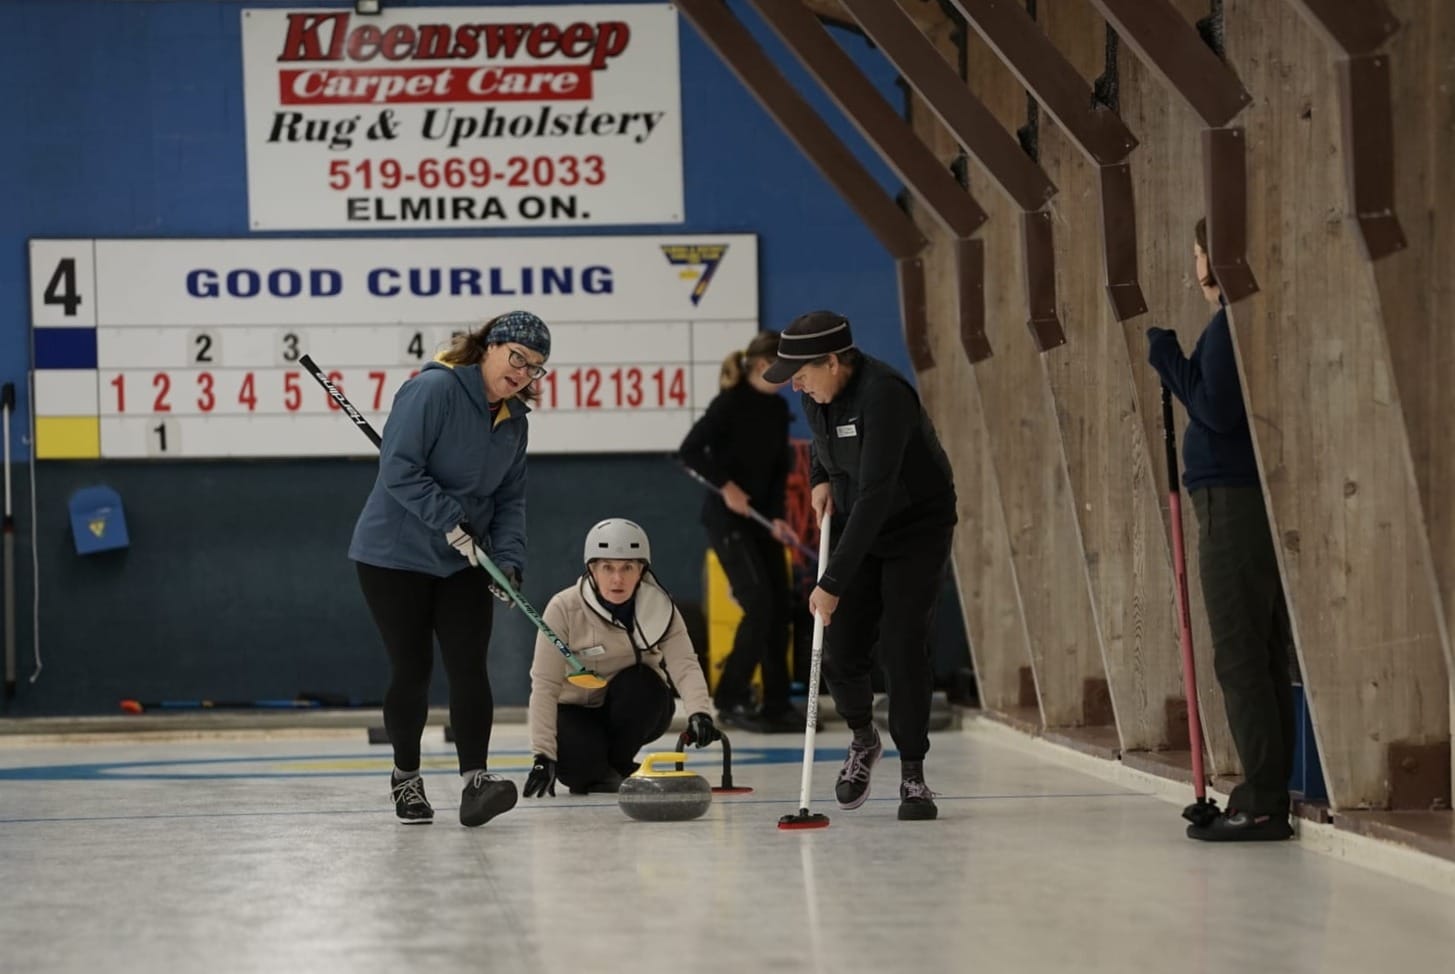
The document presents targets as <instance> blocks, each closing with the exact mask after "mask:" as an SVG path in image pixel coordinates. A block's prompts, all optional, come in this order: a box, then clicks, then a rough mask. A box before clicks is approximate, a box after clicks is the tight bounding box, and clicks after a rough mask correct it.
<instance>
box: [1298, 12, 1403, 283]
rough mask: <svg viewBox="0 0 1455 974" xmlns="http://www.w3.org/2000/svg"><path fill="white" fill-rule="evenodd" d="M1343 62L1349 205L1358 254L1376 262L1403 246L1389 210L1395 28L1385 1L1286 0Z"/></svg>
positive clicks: (1391, 208) (1391, 197)
mask: <svg viewBox="0 0 1455 974" xmlns="http://www.w3.org/2000/svg"><path fill="white" fill-rule="evenodd" d="M1289 2H1290V3H1291V4H1293V6H1294V9H1295V10H1297V11H1298V12H1299V13H1301V14H1302V15H1303V16H1304V19H1305V20H1307V21H1308V22H1309V23H1311V24H1312V25H1313V26H1314V27H1315V28H1317V29H1318V31H1319V32H1320V33H1321V34H1323V36H1324V40H1325V41H1326V42H1327V43H1330V44H1332V45H1333V46H1334V47H1336V48H1337V49H1338V50H1339V51H1340V52H1341V53H1343V54H1344V59H1342V60H1340V61H1338V62H1337V63H1338V69H1339V95H1340V98H1339V102H1340V109H1341V112H1340V113H1341V115H1342V116H1343V129H1344V172H1345V175H1346V177H1347V179H1348V183H1349V201H1350V202H1349V205H1350V207H1351V208H1352V209H1353V211H1354V219H1355V220H1356V221H1357V222H1358V224H1359V235H1360V238H1361V239H1362V240H1363V241H1364V252H1365V253H1366V254H1367V255H1368V257H1369V259H1370V260H1379V258H1381V257H1388V256H1389V255H1390V254H1393V253H1396V252H1398V251H1400V250H1403V249H1404V248H1405V246H1406V242H1405V236H1404V230H1403V229H1402V228H1401V227H1400V224H1399V214H1397V213H1396V212H1395V209H1394V158H1393V156H1394V107H1393V102H1392V94H1391V87H1390V65H1389V58H1390V56H1389V54H1388V53H1378V48H1379V47H1380V46H1381V45H1383V44H1384V42H1385V41H1387V40H1389V38H1391V37H1393V36H1394V34H1395V32H1396V31H1398V30H1399V21H1398V20H1396V19H1395V17H1394V15H1393V14H1391V13H1390V11H1389V8H1388V7H1386V6H1385V4H1384V0H1289Z"/></svg>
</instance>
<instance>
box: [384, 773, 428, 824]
mask: <svg viewBox="0 0 1455 974" xmlns="http://www.w3.org/2000/svg"><path fill="white" fill-rule="evenodd" d="M389 780H390V784H391V786H392V787H391V788H390V793H391V794H392V795H393V797H394V814H395V815H397V816H398V817H399V822H400V824H402V825H428V824H429V823H431V822H433V821H434V809H433V808H431V807H430V804H429V799H428V798H425V797H424V777H423V776H422V775H419V774H412V775H410V776H409V777H407V778H400V777H399V776H397V775H393V774H391V775H390V777H389Z"/></svg>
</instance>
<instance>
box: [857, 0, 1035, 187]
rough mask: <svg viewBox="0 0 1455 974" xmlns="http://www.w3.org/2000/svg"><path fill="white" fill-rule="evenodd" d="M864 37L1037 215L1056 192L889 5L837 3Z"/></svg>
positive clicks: (880, 0)
mask: <svg viewBox="0 0 1455 974" xmlns="http://www.w3.org/2000/svg"><path fill="white" fill-rule="evenodd" d="M842 3H843V5H844V6H845V7H846V8H848V11H849V13H850V14H852V15H853V16H854V19H855V20H857V21H858V22H859V26H860V27H862V28H863V29H864V33H865V34H867V35H868V37H869V39H870V40H871V41H873V42H874V43H875V44H876V45H878V47H879V50H880V52H881V53H883V54H884V56H885V58H887V59H888V60H889V63H890V64H892V65H894V67H895V69H896V70H898V71H899V73H900V74H901V75H902V76H903V77H904V79H905V80H906V81H907V82H908V83H909V84H910V86H911V87H913V88H914V90H915V91H917V92H919V95H920V97H921V98H923V99H924V103H925V104H926V105H928V106H929V108H930V110H931V111H932V112H934V113H935V116H936V117H937V118H939V120H940V121H941V122H942V123H943V124H944V126H945V128H947V129H948V130H949V131H950V132H951V133H952V134H953V135H954V136H955V139H956V140H957V141H958V142H959V143H960V144H961V145H962V146H964V147H965V150H966V151H967V152H969V153H970V154H971V155H972V156H974V157H975V160H976V161H977V162H979V163H980V165H981V166H982V167H983V168H984V169H985V171H986V172H987V173H989V174H990V178H991V179H992V180H994V182H995V184H996V185H997V186H998V187H1000V189H1001V191H1002V192H1004V193H1005V194H1006V195H1007V196H1009V197H1010V198H1011V199H1012V200H1013V201H1015V203H1017V204H1018V205H1019V206H1020V208H1021V209H1023V210H1039V209H1040V208H1041V206H1042V204H1044V203H1045V202H1046V200H1048V199H1050V198H1051V197H1052V196H1054V195H1055V194H1056V187H1055V186H1054V185H1053V184H1052V183H1051V180H1050V178H1049V177H1048V176H1047V175H1046V173H1045V170H1043V169H1042V168H1041V167H1040V166H1038V165H1036V163H1035V161H1034V160H1032V159H1031V158H1030V157H1029V156H1027V155H1026V154H1025V153H1024V152H1022V151H1021V148H1020V146H1019V145H1017V144H1016V140H1015V137H1014V136H1013V135H1011V134H1010V133H1009V132H1007V131H1006V130H1005V129H1004V128H1002V127H1001V124H1000V122H999V121H997V120H996V118H995V115H994V113H992V112H991V111H990V109H989V108H987V107H986V105H985V103H984V102H982V101H981V100H980V99H979V98H978V97H977V96H976V95H975V93H974V92H973V91H971V90H970V87H969V86H968V85H967V84H966V83H965V82H964V81H962V80H961V79H960V76H959V75H958V74H957V73H956V71H955V67H954V66H953V65H952V64H950V62H948V61H946V60H945V58H944V57H943V56H942V55H941V54H940V52H939V51H937V50H936V49H935V46H934V44H933V42H931V41H930V39H929V38H928V37H926V36H925V35H924V34H922V33H921V32H920V30H919V28H918V27H916V26H915V23H914V20H913V19H912V18H911V17H910V16H909V14H907V13H905V11H904V9H903V8H902V7H900V5H899V4H898V3H896V2H895V0H842Z"/></svg>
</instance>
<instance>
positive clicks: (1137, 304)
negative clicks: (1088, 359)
mask: <svg viewBox="0 0 1455 974" xmlns="http://www.w3.org/2000/svg"><path fill="white" fill-rule="evenodd" d="M1097 182H1098V183H1099V185H1100V188H1101V253H1102V257H1103V259H1104V260H1105V262H1106V296H1107V298H1109V299H1110V300H1111V310H1112V313H1113V314H1115V315H1116V318H1117V321H1126V320H1127V319H1128V318H1135V317H1136V316H1137V315H1140V314H1146V312H1147V299H1146V298H1145V297H1144V296H1143V295H1142V286H1141V284H1139V283H1138V282H1137V212H1136V209H1135V208H1134V206H1133V202H1132V167H1131V166H1129V165H1127V164H1126V163H1124V162H1123V163H1118V164H1117V165H1115V166H1101V167H1099V168H1098V169H1097Z"/></svg>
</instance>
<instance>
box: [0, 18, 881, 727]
mask: <svg viewBox="0 0 1455 974" xmlns="http://www.w3.org/2000/svg"><path fill="white" fill-rule="evenodd" d="M386 2H388V0H386ZM548 2H549V0H543V2H542V3H541V4H540V5H547V3H548ZM576 2H580V0H576ZM390 5H392V6H469V4H460V3H448V2H441V0H434V2H431V3H391V4H390ZM245 6H246V7H254V8H257V7H265V6H286V7H300V6H303V4H295V3H288V4H277V3H265V2H258V0H251V2H248V3H239V2H232V0H222V2H212V0H178V2H167V3H161V2H130V0H114V2H107V0H6V2H4V3H0V37H4V38H5V39H6V48H7V52H6V56H5V57H4V58H3V59H0V86H3V89H0V90H5V91H9V92H11V93H12V95H13V97H12V100H11V102H10V104H11V109H10V116H9V118H8V120H7V122H8V124H7V126H6V128H7V133H6V138H5V140H4V142H3V145H0V185H4V186H6V187H7V188H8V190H9V192H8V193H7V196H8V198H7V201H6V205H5V206H4V207H0V382H15V383H16V385H17V387H18V388H19V390H20V397H19V398H20V402H19V414H18V416H17V417H16V419H15V421H14V426H13V431H14V434H15V436H14V446H13V448H12V456H13V458H14V459H15V460H16V461H17V463H18V464H19V466H18V467H17V470H16V476H17V477H18V478H19V480H20V484H19V490H20V495H19V497H18V498H17V503H18V505H19V510H18V512H17V522H18V531H19V541H20V549H19V551H18V553H17V564H18V565H19V567H20V586H19V588H20V595H21V600H20V605H21V607H22V610H23V611H21V612H20V613H19V616H20V618H19V623H20V633H21V638H20V646H21V657H22V666H21V674H22V677H24V676H25V675H26V674H28V673H29V672H30V665H29V663H28V662H27V661H28V659H29V655H30V649H31V634H32V628H31V621H30V612H29V611H28V608H29V606H30V598H31V594H32V591H33V590H32V586H31V582H32V579H31V571H30V568H29V566H30V562H31V556H32V551H31V546H30V532H31V530H32V524H31V515H30V511H29V497H30V493H29V489H28V486H27V485H26V479H27V477H28V476H29V475H30V473H31V471H30V470H29V469H28V468H27V462H28V459H29V455H30V450H29V433H28V430H29V424H30V409H29V401H28V395H27V394H26V392H25V389H26V372H27V369H28V367H29V350H28V349H29V344H28V319H29V285H28V271H27V266H26V241H27V239H28V238H29V237H32V236H72V237H107V236H114V237H147V236H159V237H186V236H214V237H216V236H222V237H228V236H237V237H243V236H248V235H249V230H248V220H247V216H248V214H247V181H246V170H245V166H246V153H245V148H244V132H243V128H244V127H243V96H242V66H241V50H240V19H241V18H240V11H241V10H242V9H243V8H244V7H245ZM312 6H349V5H348V4H337V3H331V4H314V5H312ZM476 6H490V4H476ZM730 6H731V7H732V8H733V10H734V12H735V13H737V14H738V16H739V17H740V18H741V19H743V21H744V22H745V23H747V24H748V26H749V27H750V28H751V29H752V30H753V32H754V33H755V34H756V35H757V36H758V37H759V38H760V40H761V41H762V42H763V44H764V45H765V47H766V48H767V49H768V50H769V52H770V54H771V55H772V56H773V57H774V58H775V59H776V60H777V61H778V62H779V63H780V65H782V66H783V68H784V70H785V71H786V73H787V74H788V76H789V77H790V79H792V81H793V82H794V84H795V85H796V86H797V87H798V89H799V90H800V91H802V92H804V93H805V94H806V95H808V96H809V98H810V100H811V101H813V103H814V104H815V105H816V106H817V107H818V108H819V110H820V112H821V113H822V114H823V115H824V116H825V117H826V118H827V119H828V120H829V121H830V123H831V124H832V125H833V126H834V127H835V129H836V130H837V131H838V132H840V133H841V135H842V136H843V137H844V138H845V139H846V140H847V141H849V143H850V144H851V145H853V146H855V147H856V149H857V151H858V154H859V155H860V157H861V158H862V159H864V160H865V162H866V163H868V164H869V165H870V167H871V170H872V171H873V172H874V173H875V175H876V177H877V178H878V179H879V180H880V181H881V183H882V184H883V185H884V186H885V187H886V191H887V192H890V193H894V192H897V191H898V185H897V183H896V181H895V180H894V179H893V177H892V176H891V174H890V173H889V172H888V171H887V170H886V169H885V168H884V167H883V166H882V165H881V164H879V162H878V160H877V159H876V158H875V157H873V155H872V153H870V152H868V151H867V150H866V149H865V148H864V147H863V144H862V142H861V141H860V140H859V139H858V136H857V134H856V133H855V132H854V131H853V129H852V127H851V126H850V125H849V124H848V123H847V122H846V121H844V120H843V118H842V116H840V115H839V114H838V112H837V111H836V110H835V109H834V108H833V107H832V105H831V104H830V103H829V102H828V101H827V99H826V98H824V97H823V96H822V95H821V94H820V93H819V90H818V88H817V86H816V85H814V84H813V83H812V81H811V80H810V79H808V78H807V76H806V75H805V74H804V73H803V72H802V71H801V70H799V69H798V67H797V65H796V63H794V62H793V61H792V60H791V58H789V57H788V56H787V55H786V53H785V52H784V51H783V50H782V48H781V46H780V45H779V44H778V43H777V42H776V40H775V39H774V38H773V37H772V36H771V34H770V33H769V32H768V31H767V29H766V28H765V27H763V25H762V24H761V23H760V22H759V21H758V20H757V19H756V17H755V16H754V15H753V14H752V13H751V11H748V10H747V9H746V5H745V4H743V3H741V2H739V0H734V2H732V3H731V4H730ZM835 33H836V36H838V37H839V39H840V41H841V43H843V44H844V45H845V47H846V48H847V49H848V50H849V51H850V52H851V53H853V55H854V56H855V58H856V60H857V61H858V62H859V63H860V64H861V65H862V66H863V67H864V68H865V69H866V70H867V71H868V72H869V73H870V74H871V76H872V77H873V79H874V81H875V83H876V84H877V85H878V87H879V88H880V90H881V91H882V92H884V94H885V96H886V97H888V98H890V99H891V100H893V101H894V103H895V104H896V105H898V104H899V101H898V100H899V97H900V96H899V92H898V89H897V88H896V87H895V85H894V74H893V72H892V70H891V69H890V68H888V66H887V64H886V63H885V62H884V60H883V59H882V58H880V57H879V56H878V55H877V54H876V53H875V52H873V51H871V50H870V49H869V48H868V45H867V44H865V43H864V42H863V41H862V39H860V38H859V37H857V36H855V35H852V34H848V33H846V32H842V31H836V32H835ZM681 82H682V108H683V113H684V120H683V150H684V156H685V168H686V196H687V217H688V219H687V221H686V222H685V223H684V224H682V225H673V226H663V227H654V226H640V227H629V228H620V227H613V228H604V229H602V230H599V231H597V232H604V233H622V232H641V233H650V232H655V231H661V230H665V231H684V232H704V233H706V232H753V233H756V234H758V235H759V244H760V250H761V258H760V261H761V263H760V268H759V273H760V281H761V292H760V301H761V307H760V313H761V319H762V321H763V323H764V325H765V326H768V327H780V328H781V327H782V326H783V324H785V323H786V322H787V321H789V320H790V319H791V318H792V317H793V316H794V315H796V314H798V313H800V312H802V311H804V310H808V309H811V308H816V307H833V308H837V309H840V310H842V311H844V312H846V313H847V314H849V315H850V316H851V317H852V318H853V320H854V321H855V323H856V331H857V333H858V335H859V338H860V344H861V345H862V346H863V347H864V348H865V349H866V350H867V351H868V352H870V354H873V355H876V356H879V357H881V358H884V359H886V360H888V361H889V362H891V363H893V364H895V365H896V366H898V367H900V368H901V369H903V370H905V371H906V372H907V371H908V358H907V355H906V353H905V350H904V346H903V342H902V339H901V337H900V332H899V324H898V310H897V298H896V291H895V281H894V268H893V263H892V261H891V260H890V258H889V257H888V255H887V254H886V253H885V252H884V251H883V250H882V249H881V248H880V247H879V245H878V244H877V242H876V241H875V240H874V239H873V237H872V236H871V235H870V234H869V232H868V231H867V230H866V229H865V228H864V227H863V226H862V225H861V224H860V223H859V221H858V220H857V218H856V217H855V216H854V215H853V213H852V212H851V211H850V210H849V209H848V207H847V206H846V205H845V204H844V203H843V202H842V201H841V200H840V199H839V197H838V196H837V195H836V194H835V193H834V192H833V191H832V189H830V188H829V187H828V186H827V185H826V184H825V183H824V182H823V180H822V179H820V178H819V176H818V175H817V173H816V172H815V171H814V170H813V169H812V167H811V166H810V165H809V164H808V162H807V161H806V160H805V159H804V158H803V157H802V156H801V154H800V153H799V152H798V151H797V150H796V149H795V148H794V147H793V145H792V144H791V142H790V141H789V140H788V138H787V137H786V136H785V135H784V134H783V133H782V132H781V131H780V130H779V129H778V127H777V126H776V124H775V123H773V122H772V120H771V119H769V118H768V117H767V116H766V115H765V114H764V113H763V112H762V111H761V109H759V107H758V105H757V103H756V102H754V101H753V100H752V98H751V97H750V96H749V95H748V94H747V92H746V91H745V90H744V89H743V88H742V86H741V85H740V84H739V83H738V82H737V80H736V79H735V78H734V77H733V76H732V75H731V74H730V73H729V72H728V70H727V69H726V68H725V67H724V66H723V65H722V63H721V62H720V61H719V60H718V59H717V57H716V56H715V55H714V54H713V53H712V52H711V51H710V50H709V49H708V48H707V47H706V46H705V45H704V44H703V42H702V41H701V40H700V38H699V37H698V35H697V33H696V32H695V30H694V29H693V28H692V27H691V26H690V25H688V24H687V23H686V21H685V20H684V21H683V23H682V30H681ZM525 232H530V231H525ZM537 232H540V233H552V232H559V231H537ZM797 432H798V434H799V435H803V434H804V433H805V432H806V431H805V430H804V429H803V427H802V425H801V423H800V425H799V427H798V429H797ZM34 475H35V478H36V485H37V487H36V493H37V496H38V498H39V504H38V515H37V517H36V523H35V524H34V528H35V529H36V530H37V532H38V535H39V541H38V544H37V546H36V548H37V549H38V552H39V555H40V564H41V569H40V580H41V607H40V633H41V649H42V652H43V654H44V656H45V658H46V667H47V668H46V671H45V674H44V675H43V676H42V678H41V679H40V681H39V682H38V683H36V684H35V685H34V686H29V685H26V684H25V683H24V682H22V691H21V693H20V695H19V697H18V698H17V700H16V701H15V705H14V706H15V710H16V712H20V713H66V712H70V713H84V712H110V711H112V710H114V707H115V701H116V699H117V698H118V697H122V696H143V695H151V696H188V697H191V696H213V697H222V696H227V697H254V696H256V697H264V696H266V697H274V696H288V695H291V694H292V693H294V692H296V691H298V690H300V689H307V688H313V689H336V690H339V691H341V692H349V693H353V694H354V695H356V696H377V695H378V692H379V688H380V678H381V674H382V672H383V664H382V650H381V649H380V648H379V646H378V638H377V635H376V634H375V633H374V631H373V628H372V626H371V625H369V623H368V620H367V614H366V612H365V610H364V607H363V604H362V600H361V599H360V598H359V596H358V594H357V587H356V585H355V583H354V580H353V578H352V572H351V566H350V565H349V563H348V562H347V561H346V560H345V559H344V557H343V551H344V548H345V547H346V545H347V539H348V532H349V528H350V526H351V524H352V520H353V516H354V514H355V513H356V512H357V510H358V506H359V504H360V503H361V502H362V499H363V496H364V494H365V493H366V492H367V490H368V487H369V484H370V483H371V481H372V476H373V472H372V467H371V465H369V464H364V463H359V462H356V461H337V460H317V461H289V462H281V461H259V462H251V463H249V462H228V463H221V462H200V461H199V462H172V463H166V464H162V463H116V462H45V463H40V464H37V465H36V467H35V470H34ZM102 481H104V482H107V483H110V484H111V485H112V486H114V487H116V488H117V489H118V490H120V491H121V493H122V496H123V498H124V500H125V502H126V505H127V510H128V516H129V520H130V521H131V526H132V539H133V547H132V549H131V550H130V551H129V552H126V553H124V554H118V555H116V556H114V557H113V556H100V557H98V558H92V559H78V558H77V557H76V556H75V555H74V554H72V553H71V547H70V539H69V534H68V531H69V528H68V526H67V524H66V515H65V502H66V498H67V497H68V496H69V494H70V492H71V491H72V490H73V489H75V488H76V487H79V486H84V485H87V484H91V483H97V482H102ZM698 502H699V495H698V493H697V488H695V487H694V486H693V485H692V484H691V483H690V482H688V481H686V479H685V478H683V477H681V476H680V475H678V474H676V473H674V472H673V470H672V468H671V466H670V465H669V464H668V463H667V461H666V460H665V459H664V458H661V457H645V456H637V457H632V456H611V457H607V458H583V457H540V458H536V459H535V460H533V461H532V469H531V491H530V498H529V503H530V514H529V516H530V531H531V551H532V565H531V568H530V572H529V575H528V579H527V586H526V590H527V595H528V596H529V597H530V598H532V599H533V600H536V601H537V602H538V603H539V602H543V601H544V599H545V598H546V597H548V596H549V594H550V593H551V592H553V591H555V590H556V589H557V588H559V587H561V586H563V585H565V584H566V583H567V582H568V581H569V580H570V578H571V577H572V576H573V575H574V574H575V573H576V572H577V571H578V565H577V558H578V555H577V554H576V552H579V544H580V538H581V535H582V533H583V532H584V530H585V528H586V527H588V526H589V525H590V524H591V523H593V522H594V521H595V520H597V519H598V518H600V517H603V516H606V515H608V514H616V515H624V516H628V517H637V518H639V519H641V520H642V521H643V523H644V524H645V525H646V526H647V527H648V529H649V531H651V532H652V534H653V547H654V548H655V549H656V550H657V551H659V552H661V554H660V555H659V556H658V563H659V565H658V567H659V571H660V573H661V574H662V575H663V577H664V580H665V581H666V582H667V584H668V585H669V587H671V588H672V589H673V590H674V592H676V593H677V594H679V596H680V597H682V598H684V599H687V600H693V599H695V598H696V597H697V593H698V592H699V591H700V587H701V572H700V566H701V560H702V553H703V550H704V549H703V540H702V536H701V531H700V529H699V528H698V527H697V525H696V523H695V512H696V509H697V505H698ZM512 615H514V614H512ZM496 630H497V631H496V641H495V642H494V643H493V645H492V649H491V657H492V658H491V672H492V676H493V678H494V680H495V684H496V687H497V699H498V700H500V701H501V702H506V703H519V702H523V700H524V698H525V693H526V680H525V675H524V674H525V670H526V665H527V661H528V658H529V643H530V636H531V634H530V631H529V630H528V627H527V626H526V625H525V624H524V623H523V622H522V621H521V620H520V619H519V618H503V619H500V620H499V621H497V626H496ZM438 682H439V683H441V684H442V683H443V681H442V680H441V681H438ZM305 683H306V684H308V685H307V686H305V685H304V684H305ZM436 690H437V691H441V690H442V688H441V687H438V686H437V687H436ZM436 698H437V699H440V700H442V699H443V696H442V695H441V694H440V693H437V697H436Z"/></svg>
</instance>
